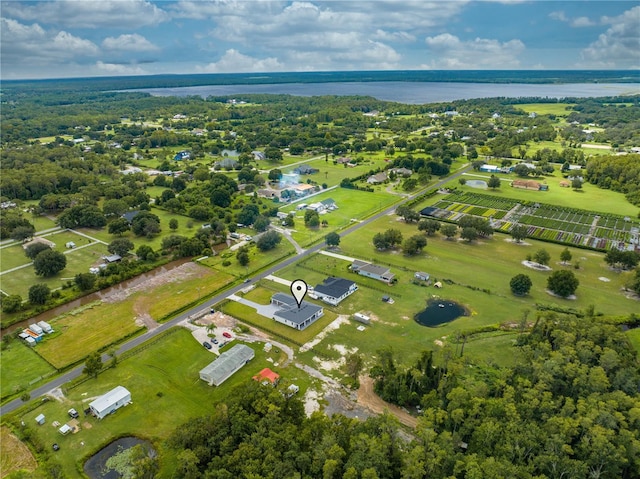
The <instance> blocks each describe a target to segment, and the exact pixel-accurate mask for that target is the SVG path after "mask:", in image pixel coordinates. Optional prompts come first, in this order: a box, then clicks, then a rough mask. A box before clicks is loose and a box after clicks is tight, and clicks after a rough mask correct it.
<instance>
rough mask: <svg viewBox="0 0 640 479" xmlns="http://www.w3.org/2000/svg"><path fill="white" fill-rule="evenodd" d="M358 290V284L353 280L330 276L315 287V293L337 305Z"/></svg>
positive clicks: (326, 301)
mask: <svg viewBox="0 0 640 479" xmlns="http://www.w3.org/2000/svg"><path fill="white" fill-rule="evenodd" d="M357 290H358V285H357V284H356V283H354V282H353V281H349V280H348V279H343V278H334V277H329V278H327V279H325V280H324V281H323V282H322V283H321V284H318V285H317V286H316V287H315V288H314V289H313V294H314V296H316V297H318V298H320V299H321V300H322V301H324V302H325V303H329V304H332V305H333V306H337V305H338V304H339V303H340V302H341V301H342V300H343V299H345V298H346V297H347V296H349V295H351V294H353V293H355V292H356V291H357Z"/></svg>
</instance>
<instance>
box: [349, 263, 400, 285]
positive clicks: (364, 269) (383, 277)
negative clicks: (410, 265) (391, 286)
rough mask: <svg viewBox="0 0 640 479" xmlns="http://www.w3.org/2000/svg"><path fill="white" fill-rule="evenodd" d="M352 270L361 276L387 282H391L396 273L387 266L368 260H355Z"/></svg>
mask: <svg viewBox="0 0 640 479" xmlns="http://www.w3.org/2000/svg"><path fill="white" fill-rule="evenodd" d="M350 268H351V271H354V272H356V273H358V274H359V275H361V276H366V277H368V278H373V279H377V280H379V281H384V282H385V283H391V282H392V281H393V278H395V275H394V274H393V273H392V272H391V271H390V270H389V268H387V267H385V266H378V265H375V264H371V263H367V262H366V261H360V260H355V261H354V262H353V263H352V264H351V266H350Z"/></svg>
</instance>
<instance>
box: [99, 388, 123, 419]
mask: <svg viewBox="0 0 640 479" xmlns="http://www.w3.org/2000/svg"><path fill="white" fill-rule="evenodd" d="M129 403H131V393H130V392H129V391H128V390H127V388H125V387H122V386H116V387H115V388H113V389H112V390H111V391H109V392H107V393H105V394H103V395H102V396H100V397H99V398H98V399H96V400H94V401H92V402H91V403H89V409H90V410H91V414H93V415H94V416H95V417H97V418H98V419H102V418H104V417H105V416H107V415H108V414H111V413H113V412H115V411H116V410H117V409H120V408H121V407H122V406H126V405H127V404H129Z"/></svg>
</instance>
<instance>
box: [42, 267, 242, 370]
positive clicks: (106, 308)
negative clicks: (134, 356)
mask: <svg viewBox="0 0 640 479" xmlns="http://www.w3.org/2000/svg"><path fill="white" fill-rule="evenodd" d="M230 280H231V276H230V275H228V274H225V273H221V272H215V271H212V270H210V269H207V268H203V267H201V266H197V265H194V264H191V263H187V264H184V265H182V266H180V267H179V268H175V269H174V270H172V271H170V272H168V273H167V276H166V277H164V278H162V277H153V278H151V279H149V280H148V281H145V282H143V283H140V284H138V285H137V286H130V287H128V289H127V290H126V291H121V292H117V291H114V292H113V295H112V296H110V297H108V298H105V300H104V301H96V302H94V303H91V304H89V305H87V306H83V307H80V308H78V309H76V310H74V311H72V312H71V313H68V314H66V315H64V316H61V317H59V318H56V319H54V320H52V321H51V324H52V326H53V328H54V329H55V330H56V333H54V334H53V335H51V336H48V337H46V339H45V340H44V341H43V342H42V343H40V344H38V345H37V346H36V351H37V352H38V354H40V355H41V356H42V357H44V358H45V359H47V360H48V361H49V362H50V363H51V364H53V365H54V366H56V367H58V368H61V367H64V366H67V365H69V364H73V363H75V362H77V361H80V360H82V359H83V358H84V357H86V356H87V355H88V354H89V353H91V352H93V351H98V350H100V349H102V348H105V347H107V346H108V345H110V344H112V343H114V342H117V341H119V340H121V339H123V338H125V337H126V336H127V335H130V334H133V333H135V332H136V331H138V330H139V329H141V328H142V325H143V323H144V322H146V324H148V322H149V321H153V320H160V319H162V318H164V316H166V315H167V314H169V313H171V312H172V311H175V310H177V309H179V308H182V307H184V306H186V305H188V304H191V303H193V302H194V301H197V300H198V299H199V298H204V297H206V296H207V295H208V294H211V293H213V292H215V291H217V290H219V289H220V288H222V287H223V286H225V285H226V284H227V283H229V282H230ZM158 283H159V284H158ZM127 294H130V296H127Z"/></svg>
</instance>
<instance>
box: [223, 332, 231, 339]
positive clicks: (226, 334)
mask: <svg viewBox="0 0 640 479" xmlns="http://www.w3.org/2000/svg"><path fill="white" fill-rule="evenodd" d="M222 335H223V336H224V337H225V338H229V339H231V333H227V332H226V331H225V332H224V333H222Z"/></svg>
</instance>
